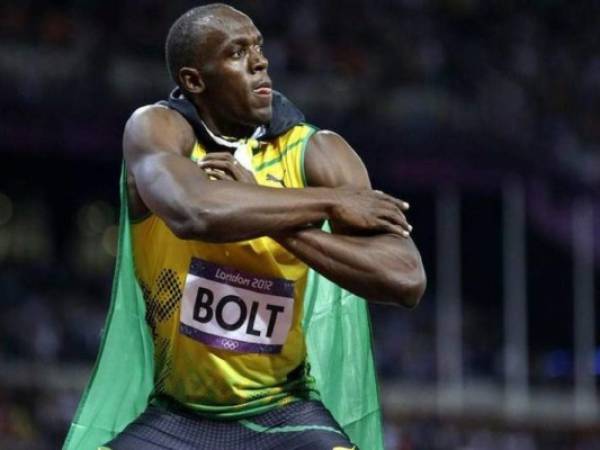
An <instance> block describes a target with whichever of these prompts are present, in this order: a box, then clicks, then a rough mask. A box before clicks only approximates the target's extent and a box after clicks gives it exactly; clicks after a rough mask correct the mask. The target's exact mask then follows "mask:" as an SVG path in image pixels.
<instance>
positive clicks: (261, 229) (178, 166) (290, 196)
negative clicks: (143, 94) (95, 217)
mask: <svg viewBox="0 0 600 450" xmlns="http://www.w3.org/2000/svg"><path fill="white" fill-rule="evenodd" d="M194 143H195V137H194V133H193V130H192V128H191V127H190V125H189V124H188V123H187V122H186V121H185V120H184V119H183V117H181V116H180V115H179V114H178V113H177V112H175V111H172V110H170V109H168V108H165V107H160V106H149V107H145V108H141V109H140V110H138V111H136V112H135V113H134V114H133V115H132V117H131V118H130V119H129V121H128V122H127V125H126V127H125V134H124V138H123V148H124V155H125V160H126V162H127V167H128V170H129V173H128V184H129V191H130V199H131V201H130V204H131V206H132V208H133V209H134V210H135V211H137V212H138V213H139V212H144V211H148V210H150V211H152V212H154V213H155V214H157V215H158V216H160V217H161V218H162V219H163V220H164V221H165V223H166V224H167V226H168V227H169V228H170V229H171V230H172V231H173V232H174V233H175V235H177V236H178V237H180V238H182V239H198V240H203V241H206V242H235V241H240V240H244V239H251V238H255V237H258V236H265V235H271V234H275V233H280V232H284V231H290V230H292V229H298V228H302V227H307V226H309V225H310V224H313V223H319V222H321V221H323V220H326V219H332V218H335V217H343V216H344V211H345V210H346V209H349V210H352V211H353V212H356V211H355V210H359V212H362V213H363V214H362V216H361V215H360V214H359V216H358V217H356V215H355V217H350V216H348V214H346V216H348V217H347V220H348V221H350V222H352V223H353V225H354V226H355V227H359V228H360V227H363V228H365V229H374V230H375V229H394V228H397V227H398V221H399V218H398V217H390V214H389V213H388V212H385V210H386V208H387V209H393V204H394V202H397V200H395V199H392V198H391V197H388V196H385V197H384V196H382V195H378V196H377V195H374V194H373V193H372V192H369V191H367V190H362V191H360V192H359V191H356V190H355V191H356V192H354V191H352V190H349V189H332V188H331V187H314V188H308V189H275V188H268V187H261V186H258V185H252V184H242V183H237V182H234V181H230V180H224V181H219V182H214V181H211V180H210V179H209V178H208V176H207V175H206V173H205V172H204V171H203V170H201V168H199V167H198V165H197V164H195V163H194V162H192V161H191V160H190V159H189V155H190V153H191V151H192V148H193V146H194ZM361 202H362V203H361ZM350 204H354V207H352V208H347V207H348V206H349V205H350ZM373 205H375V206H373ZM377 205H379V206H377ZM374 208H380V209H381V211H380V214H379V215H380V216H381V215H382V214H384V215H385V217H383V216H382V217H379V216H378V215H377V214H378V213H377V211H379V210H378V209H374ZM371 210H373V211H375V212H374V213H371ZM361 221H364V223H362V222H361Z"/></svg>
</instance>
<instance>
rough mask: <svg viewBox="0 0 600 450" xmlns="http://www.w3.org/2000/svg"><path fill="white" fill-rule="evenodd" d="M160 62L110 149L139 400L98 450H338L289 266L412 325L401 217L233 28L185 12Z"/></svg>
mask: <svg viewBox="0 0 600 450" xmlns="http://www.w3.org/2000/svg"><path fill="white" fill-rule="evenodd" d="M166 51H167V63H168V66H169V70H170V72H171V75H172V77H173V79H174V81H175V82H176V84H177V85H178V87H179V88H178V90H176V91H175V92H174V93H173V94H172V96H171V98H170V100H169V102H167V103H163V104H157V105H151V106H147V107H143V108H140V109H139V110H137V111H136V112H135V113H134V114H133V115H132V117H131V118H130V119H129V121H128V123H127V125H126V128H125V134H124V140H123V142H124V156H125V162H126V166H127V189H128V202H129V215H130V219H131V222H132V225H131V227H132V228H131V230H132V231H131V233H132V234H131V236H132V245H133V252H134V259H135V269H136V275H137V278H138V281H139V283H140V286H141V288H142V291H143V293H144V299H145V301H146V309H147V315H146V317H147V320H148V323H149V325H150V327H151V329H152V335H153V340H154V355H155V356H154V361H155V373H154V392H153V395H152V401H151V402H150V406H149V407H148V409H147V410H146V411H145V412H144V413H143V414H142V415H141V416H140V417H139V418H138V419H136V420H135V421H134V422H133V423H132V424H130V425H129V426H128V427H127V428H126V429H125V430H124V431H123V432H122V433H120V434H119V435H118V436H117V437H116V438H115V439H113V440H112V441H111V442H109V443H108V444H106V446H107V447H108V448H111V449H113V450H121V449H124V450H125V449H197V448H206V449H262V448H270V449H271V448H272V449H279V448H288V447H289V448H307V449H308V448H310V449H332V448H354V447H353V445H354V444H353V443H352V442H350V439H349V438H348V436H347V435H346V434H345V433H344V431H343V430H342V429H341V428H340V426H339V425H338V424H337V423H336V422H335V420H334V419H333V417H332V416H331V414H329V412H328V411H327V410H326V408H325V407H324V406H323V404H322V403H321V402H320V401H319V397H318V393H317V392H316V390H315V386H314V382H313V380H312V377H311V375H310V369H309V367H308V365H307V364H306V358H307V355H306V345H305V335H304V329H303V325H302V320H301V318H302V314H303V298H304V290H305V286H306V276H307V270H308V267H307V266H310V267H311V268H313V269H315V270H317V271H318V272H320V273H321V274H322V275H324V276H325V277H327V278H329V279H330V280H332V281H334V282H335V283H337V284H339V285H340V286H342V287H343V288H345V289H347V290H349V291H351V292H353V293H355V294H357V295H360V296H362V297H365V298H366V299H368V300H372V301H378V302H386V303H390V304H398V305H403V306H408V307H414V306H415V305H416V304H417V302H418V301H419V299H420V297H421V295H422V294H423V291H424V287H425V275H424V271H423V267H422V264H421V259H420V256H419V253H418V251H417V249H416V248H415V246H414V244H413V242H412V240H411V239H410V237H409V234H410V231H411V229H412V227H411V226H410V225H409V224H408V222H407V220H406V217H405V216H404V213H403V212H404V211H405V210H406V209H407V208H408V205H407V204H406V203H405V202H403V201H401V200H398V199H395V198H393V197H391V196H388V195H386V194H384V193H382V192H379V191H375V190H372V189H371V185H370V182H369V178H368V175H367V172H366V170H365V167H364V166H363V164H362V162H361V160H360V158H359V157H358V156H357V155H356V153H355V152H354V151H353V150H352V148H350V146H349V145H348V144H347V143H346V142H345V141H344V140H343V139H342V138H341V137H340V136H338V135H336V134H334V133H332V132H328V131H318V130H316V129H315V128H314V127H312V126H309V125H307V124H305V123H304V122H303V117H302V115H301V113H299V111H298V110H297V109H296V108H295V107H294V106H293V105H292V104H291V103H289V102H288V101H287V100H286V99H285V98H284V97H283V96H281V95H280V94H278V93H276V92H274V91H273V90H272V89H271V80H270V78H269V76H268V73H267V69H268V61H267V59H266V57H265V56H264V55H263V53H262V36H261V34H260V33H259V31H258V30H257V28H256V27H255V26H254V24H253V23H252V21H251V20H250V18H248V17H247V16H246V15H244V14H243V13H241V12H239V11H237V10H235V9H233V8H231V7H229V6H226V5H223V4H214V5H207V6H203V7H199V8H195V9H192V10H190V11H188V12H187V13H186V14H184V15H183V16H182V17H181V18H179V19H178V20H177V21H176V22H175V23H174V25H173V26H172V28H171V30H170V32H169V36H168V38H167V45H166ZM325 221H328V222H329V223H330V224H331V227H332V229H333V233H327V232H325V231H322V230H321V226H322V224H323V223H324V222H325Z"/></svg>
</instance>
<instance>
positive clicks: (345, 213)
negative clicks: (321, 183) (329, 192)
mask: <svg viewBox="0 0 600 450" xmlns="http://www.w3.org/2000/svg"><path fill="white" fill-rule="evenodd" d="M335 194H336V197H337V202H336V205H335V206H334V207H333V210H332V211H331V217H330V219H331V221H332V223H333V225H334V227H335V228H336V229H337V230H340V229H341V230H346V229H347V230H349V231H354V232H357V231H358V232H379V233H392V234H397V235H400V236H403V237H409V236H410V233H411V231H412V229H413V228H412V226H411V225H410V224H409V223H408V221H407V220H406V216H405V215H404V211H406V210H408V208H409V204H408V203H407V202H405V201H403V200H399V199H397V198H394V197H392V196H391V195H387V194H384V193H383V192H381V191H376V190H371V189H357V188H350V187H341V188H336V189H335Z"/></svg>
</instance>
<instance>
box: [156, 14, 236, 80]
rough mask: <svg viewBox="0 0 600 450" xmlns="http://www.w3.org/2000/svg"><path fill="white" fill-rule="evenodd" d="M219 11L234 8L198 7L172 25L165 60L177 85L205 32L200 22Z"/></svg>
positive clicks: (191, 60)
mask: <svg viewBox="0 0 600 450" xmlns="http://www.w3.org/2000/svg"><path fill="white" fill-rule="evenodd" d="M219 9H233V8H232V7H231V6H229V5H226V4H225V3H211V4H209V5H203V6H197V7H195V8H192V9H190V10H189V11H187V12H186V13H184V14H183V15H182V16H181V17H179V19H177V20H176V21H175V22H174V23H173V25H171V28H170V29H169V33H168V34H167V41H166V43H165V59H166V62H167V69H168V70H169V74H170V75H171V78H172V79H173V81H174V82H175V83H176V84H179V79H178V73H179V69H181V68H182V67H185V66H190V65H191V64H192V63H193V61H194V57H195V56H196V55H195V52H196V51H197V45H198V37H199V36H201V34H202V31H203V29H202V28H203V27H202V26H199V25H198V21H199V20H201V19H203V18H205V17H207V16H209V15H210V14H211V13H214V12H215V11H216V10H219Z"/></svg>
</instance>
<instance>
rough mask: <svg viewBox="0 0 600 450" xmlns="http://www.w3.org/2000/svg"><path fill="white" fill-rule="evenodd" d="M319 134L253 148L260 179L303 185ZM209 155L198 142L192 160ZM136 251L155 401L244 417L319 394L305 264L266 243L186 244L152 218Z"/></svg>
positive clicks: (297, 134) (300, 130) (302, 130)
mask: <svg viewBox="0 0 600 450" xmlns="http://www.w3.org/2000/svg"><path fill="white" fill-rule="evenodd" d="M314 132H315V129H314V128H312V127H310V126H308V125H304V124H301V125H297V126H295V127H293V128H292V129H290V130H289V131H287V132H286V133H285V134H283V135H281V136H279V137H277V138H275V139H272V140H270V141H267V142H254V144H253V146H251V148H252V165H253V167H254V172H255V176H256V179H257V182H258V183H259V184H260V185H263V186H268V187H272V188H284V187H285V188H301V187H304V186H305V180H304V151H305V148H306V145H307V142H308V140H309V138H310V137H311V136H312V135H313V133H314ZM204 154H205V151H204V149H203V148H202V146H201V145H200V144H199V143H197V144H196V145H195V147H194V149H193V152H192V155H191V158H192V159H193V160H197V159H199V158H201V157H202V156H203V155H204ZM215 182H216V181H215ZM132 244H133V251H134V258H135V267H136V274H137V277H138V281H139V283H140V286H141V287H142V292H143V294H144V299H145V301H146V309H147V313H146V318H147V321H148V323H149V325H150V327H151V328H152V333H153V339H154V349H155V373H154V377H155V380H154V382H155V392H154V397H155V399H158V401H162V400H164V401H166V402H170V401H174V402H176V403H177V404H179V405H181V406H183V407H185V408H187V409H190V410H193V411H195V412H197V413H199V414H203V415H209V416H214V417H219V418H239V417H244V416H246V415H252V414H256V413H260V412H264V411H266V410H268V409H271V408H273V407H275V406H277V405H281V404H285V403H288V402H291V401H294V400H295V399H298V398H307V397H312V396H313V395H315V394H314V388H313V383H312V379H311V378H310V376H309V375H308V371H307V368H306V367H305V359H306V348H305V339H304V332H303V329H302V323H301V322H302V316H303V298H304V289H305V285H306V278H307V272H308V270H307V266H306V265H305V264H304V263H302V262H301V261H300V260H298V259H297V258H296V257H295V256H294V255H292V254H291V253H289V252H287V251H286V250H285V249H284V248H283V247H281V246H280V245H278V244H277V243H276V242H275V241H273V240H272V239H270V238H268V237H261V238H258V239H252V240H248V241H243V242H235V243H227V244H211V243H206V242H201V241H193V240H181V239H178V238H177V237H176V236H175V235H174V234H173V233H172V232H171V230H170V229H169V228H168V227H167V226H166V224H165V223H164V222H163V221H162V220H161V219H160V218H159V217H158V216H156V215H151V216H149V217H147V218H145V219H143V220H141V221H138V222H135V223H132Z"/></svg>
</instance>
